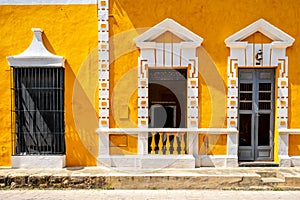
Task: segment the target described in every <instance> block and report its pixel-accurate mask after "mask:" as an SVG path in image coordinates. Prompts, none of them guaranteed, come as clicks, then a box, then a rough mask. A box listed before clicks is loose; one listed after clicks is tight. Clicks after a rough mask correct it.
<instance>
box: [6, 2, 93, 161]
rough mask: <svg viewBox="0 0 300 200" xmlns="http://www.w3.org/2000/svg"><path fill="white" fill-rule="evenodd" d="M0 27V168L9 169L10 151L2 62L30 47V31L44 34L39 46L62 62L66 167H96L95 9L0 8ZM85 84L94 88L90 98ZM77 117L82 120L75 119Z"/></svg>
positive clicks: (7, 95)
mask: <svg viewBox="0 0 300 200" xmlns="http://www.w3.org/2000/svg"><path fill="white" fill-rule="evenodd" d="M0 25H1V28H0V38H1V40H0V77H1V79H0V89H1V91H0V99H1V103H0V110H1V115H0V124H1V125H0V128H1V133H0V166H10V165H11V160H10V155H11V148H12V147H11V129H10V128H11V118H10V110H11V102H10V76H9V74H10V71H9V70H10V67H9V66H8V62H7V59H6V56H11V55H16V54H19V53H21V52H23V51H24V50H25V49H26V48H27V47H28V46H29V44H30V43H31V40H32V38H33V33H32V31H31V28H33V27H34V28H42V29H43V30H44V34H43V40H44V43H45V45H46V47H47V48H48V50H49V51H50V52H52V53H54V54H56V55H60V56H64V57H65V59H66V66H65V123H66V144H67V146H66V157H67V165H68V166H80V165H96V155H97V150H98V142H97V141H98V137H97V135H96V133H95V130H96V128H97V127H98V124H97V109H95V108H97V107H98V106H97V101H95V97H96V95H97V94H95V91H97V90H96V88H97V84H98V82H97V79H98V77H97V76H98V73H97V44H98V32H97V29H98V27H97V26H98V25H97V5H34V6H0ZM95 49H96V51H95ZM94 51H95V52H96V53H94ZM88 84H89V85H90V87H91V88H94V89H93V91H92V92H91V91H90V89H87V85H88ZM73 90H74V91H73ZM82 105H85V108H83V107H82ZM87 105H88V106H87ZM87 107H88V108H87ZM85 110H90V112H89V113H88V114H87V113H86V112H85ZM79 115H82V116H84V117H82V116H81V119H79V118H80V117H79ZM87 116H88V117H87ZM84 118H88V120H87V119H85V120H84ZM78 121H81V122H82V123H79V122H78ZM84 123H86V125H87V126H88V128H87V126H83V125H82V124H84Z"/></svg>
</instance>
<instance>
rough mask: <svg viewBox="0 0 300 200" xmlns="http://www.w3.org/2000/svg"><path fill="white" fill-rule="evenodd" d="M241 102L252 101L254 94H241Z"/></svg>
mask: <svg viewBox="0 0 300 200" xmlns="http://www.w3.org/2000/svg"><path fill="white" fill-rule="evenodd" d="M240 100H245V101H247V100H252V93H240Z"/></svg>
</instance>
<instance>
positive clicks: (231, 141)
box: [226, 133, 238, 167]
mask: <svg viewBox="0 0 300 200" xmlns="http://www.w3.org/2000/svg"><path fill="white" fill-rule="evenodd" d="M226 159H227V160H226V167H237V166H238V134H237V133H228V134H227V158H226Z"/></svg>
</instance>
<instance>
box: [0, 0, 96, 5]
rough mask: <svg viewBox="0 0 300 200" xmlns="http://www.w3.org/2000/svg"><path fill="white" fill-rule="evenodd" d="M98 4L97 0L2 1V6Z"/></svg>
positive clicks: (0, 0)
mask: <svg viewBox="0 0 300 200" xmlns="http://www.w3.org/2000/svg"><path fill="white" fill-rule="evenodd" d="M71 4H97V0H0V5H71Z"/></svg>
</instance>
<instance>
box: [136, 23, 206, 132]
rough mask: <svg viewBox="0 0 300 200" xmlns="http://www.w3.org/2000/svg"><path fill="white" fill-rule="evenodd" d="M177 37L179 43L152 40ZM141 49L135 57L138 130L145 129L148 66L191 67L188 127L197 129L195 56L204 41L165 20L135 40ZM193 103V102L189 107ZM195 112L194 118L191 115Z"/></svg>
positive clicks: (188, 91) (188, 79)
mask: <svg viewBox="0 0 300 200" xmlns="http://www.w3.org/2000/svg"><path fill="white" fill-rule="evenodd" d="M167 31H168V32H170V33H171V34H174V35H176V36H177V37H179V38H180V39H181V40H182V41H180V42H176V43H172V44H170V43H156V42H155V41H154V40H155V39H156V38H157V37H159V36H160V35H161V34H163V33H165V32H167ZM134 42H135V43H136V45H137V46H138V47H139V48H140V57H139V58H138V65H139V67H138V69H139V70H138V102H142V101H143V102H144V103H143V104H140V103H139V106H138V127H144V128H146V127H148V109H149V102H148V77H147V74H148V69H149V67H151V68H152V67H153V68H155V67H162V68H164V67H169V68H170V69H172V67H182V68H186V67H190V70H189V72H190V73H188V75H187V104H188V108H187V109H188V112H187V127H188V128H198V118H199V117H198V113H199V108H198V104H195V102H198V96H199V95H198V86H199V84H198V57H197V55H196V48H197V47H199V46H200V45H201V43H202V42H203V39H202V38H201V37H200V36H198V35H196V34H195V33H193V32H191V31H190V30H188V29H187V28H185V27H184V26H182V25H180V24H179V23H177V22H175V21H174V20H172V19H169V18H167V19H165V20H163V21H162V22H160V23H158V24H157V25H155V26H154V27H152V28H150V29H148V30H147V31H145V32H144V33H143V34H141V35H140V36H138V37H137V38H135V39H134ZM192 102H194V103H193V104H192ZM194 113H196V115H195V114H194Z"/></svg>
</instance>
